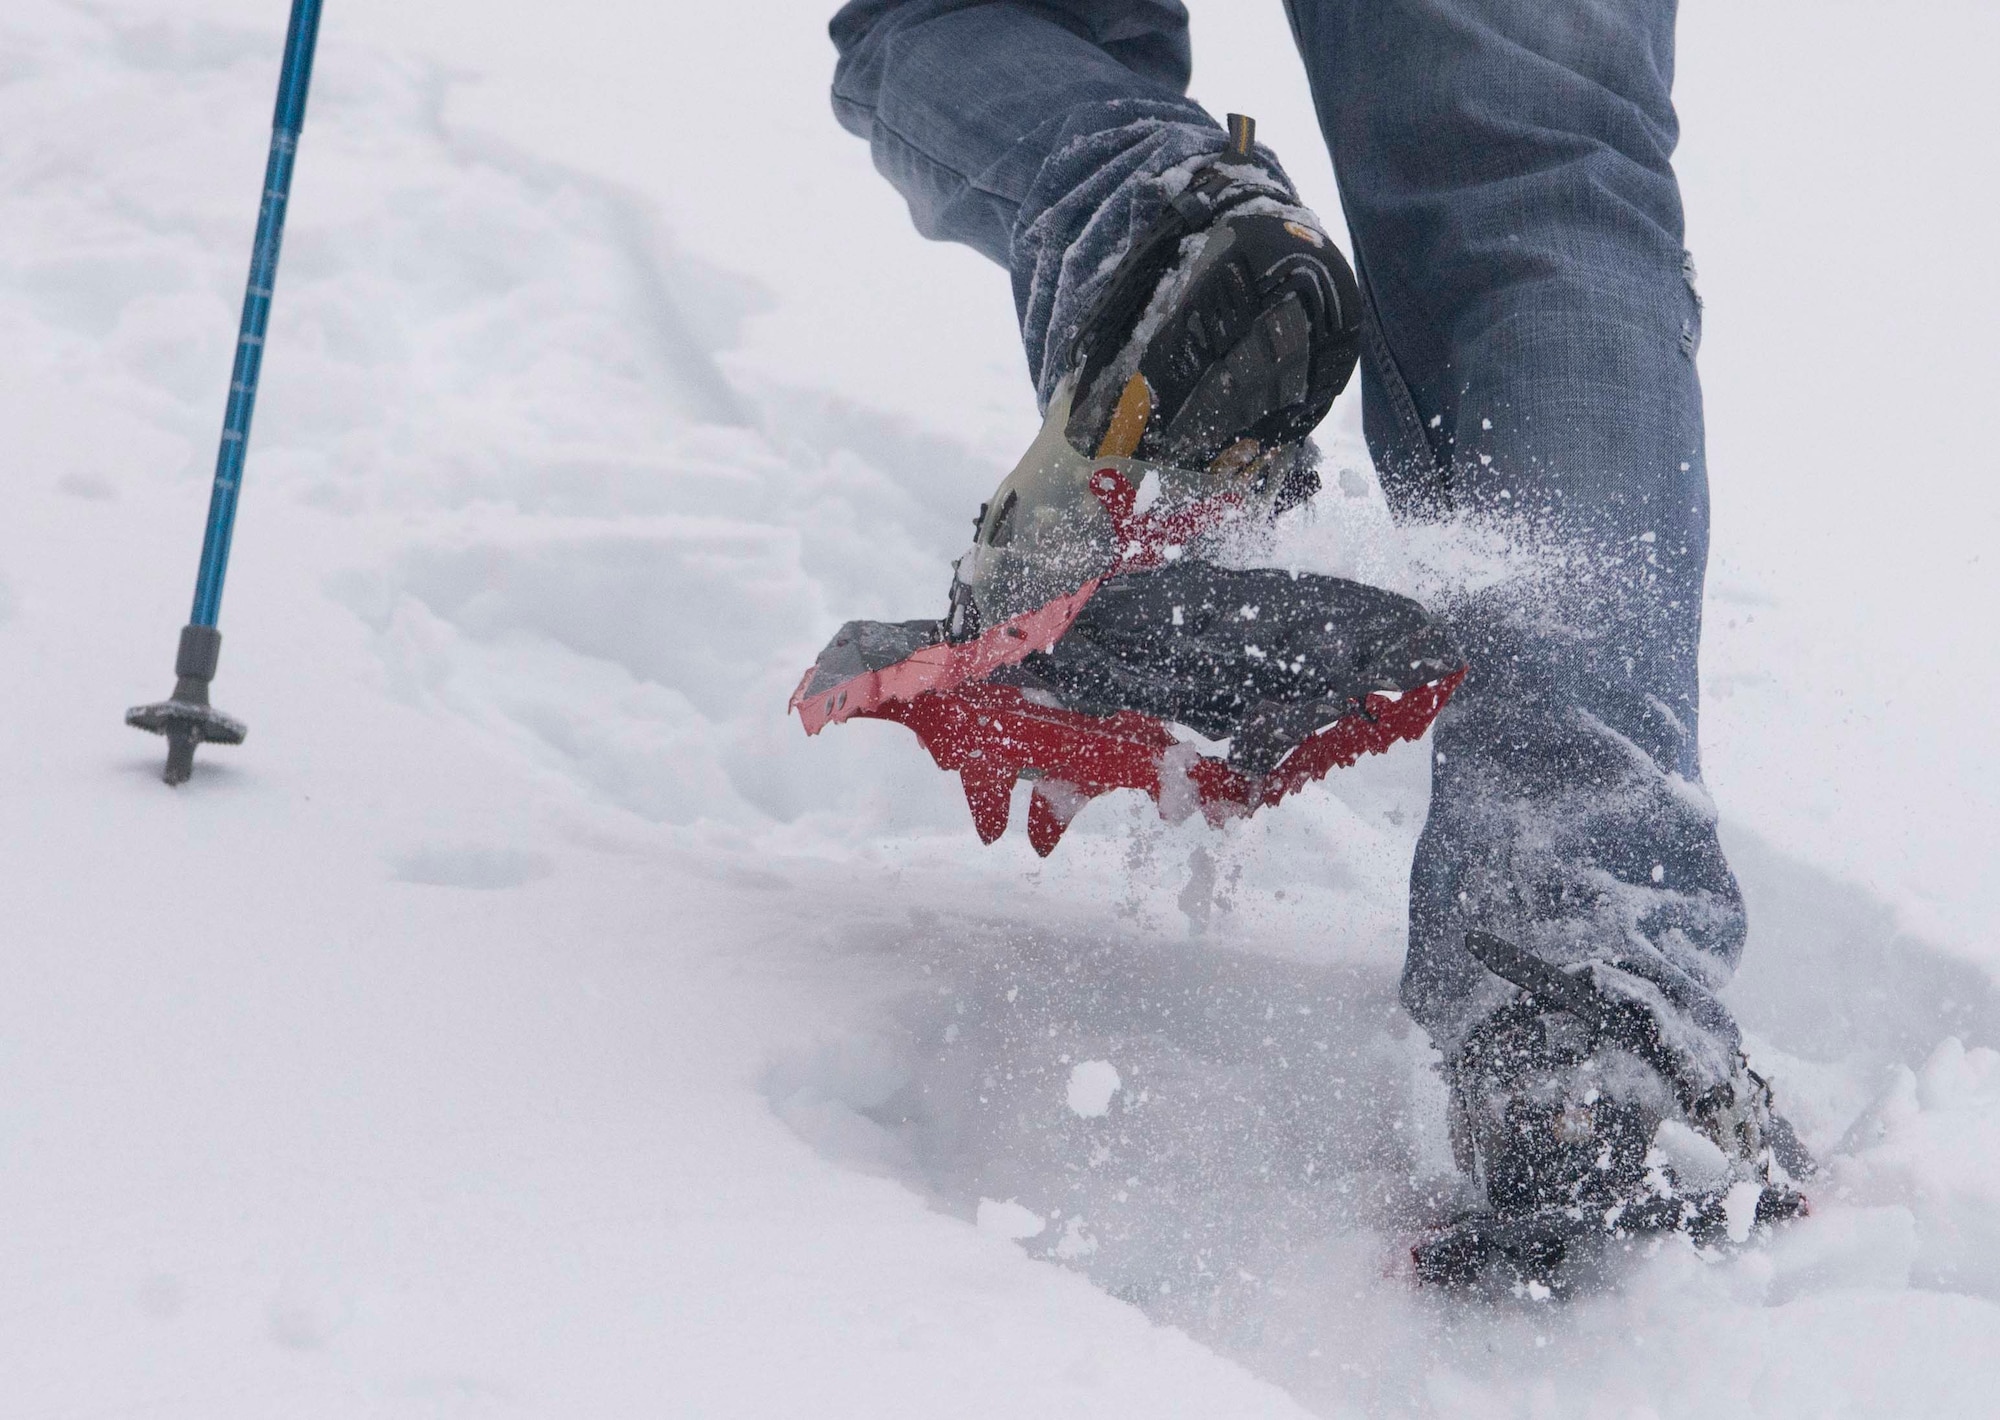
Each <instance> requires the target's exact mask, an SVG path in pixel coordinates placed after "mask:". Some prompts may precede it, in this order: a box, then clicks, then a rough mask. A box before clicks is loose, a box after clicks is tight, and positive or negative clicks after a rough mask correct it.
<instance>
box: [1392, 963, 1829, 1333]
mask: <svg viewBox="0 0 2000 1420" xmlns="http://www.w3.org/2000/svg"><path fill="white" fill-rule="evenodd" d="M1467 945H1468V947H1469V948H1470V949H1471V950H1472V952H1473V955H1474V956H1476V957H1477V958H1478V959H1479V960H1480V961H1481V962H1483V963H1484V964H1485V965H1486V966H1487V967H1488V969H1490V970H1492V971H1493V972H1494V973H1495V974H1497V975H1499V976H1500V977H1502V978H1504V979H1505V980H1507V981H1509V982H1511V983H1513V984H1514V985H1515V986H1517V987H1519V988H1520V989H1521V991H1522V993H1523V995H1522V996H1521V998H1520V999H1519V1000H1517V1001H1515V1002H1513V1003H1512V1004H1510V1005H1509V1006H1507V1007H1505V1008H1503V1009H1502V1010H1500V1011H1499V1012H1497V1013H1496V1014H1495V1015H1494V1016H1492V1017H1491V1018H1490V1019H1489V1020H1487V1021H1486V1022H1485V1023H1484V1024H1483V1025H1482V1026H1481V1027H1480V1028H1479V1029H1478V1030H1477V1031H1475V1032H1474V1033H1473V1035H1472V1036H1471V1038H1470V1039H1468V1040H1467V1041H1466V1042H1465V1044H1464V1045H1463V1046H1462V1047H1461V1048H1460V1050H1459V1051H1458V1052H1457V1054H1456V1055H1455V1056H1454V1058H1453V1059H1452V1060H1451V1062H1450V1064H1449V1066H1448V1074H1449V1077H1450V1082H1451V1090H1452V1147H1453V1152H1454V1153H1455V1154H1456V1155H1457V1157H1458V1162H1459V1166H1460V1168H1461V1169H1463V1170H1465V1171H1466V1172H1468V1173H1472V1174H1476V1175H1477V1177H1478V1178H1479V1180H1480V1181H1481V1182H1482V1183H1483V1184H1484V1186H1485V1192H1486V1200H1487V1205H1488V1210H1487V1211H1485V1212H1482V1213H1477V1214H1473V1215H1471V1216H1469V1217H1465V1218H1461V1219H1459V1220H1458V1221H1456V1222H1454V1223H1452V1224H1450V1225H1449V1226H1447V1227H1445V1228H1443V1229H1440V1230H1439V1231H1437V1232H1436V1233H1434V1234H1432V1235H1431V1236H1429V1237H1427V1238H1425V1239H1423V1240H1422V1241H1420V1242H1418V1243H1417V1244H1416V1245H1415V1246H1414V1247H1413V1248H1412V1249H1411V1261H1412V1264H1413V1267H1414V1270H1415V1275H1416V1278H1417V1280H1418V1281H1419V1282H1420V1283H1425V1284H1430V1285H1442V1286H1455V1287H1476V1286H1489V1287H1494V1286H1498V1287H1505V1288H1510V1289H1515V1290H1531V1291H1532V1290H1535V1289H1546V1291H1536V1292H1535V1294H1536V1295H1548V1294H1549V1293H1550V1292H1558V1291H1562V1290H1564V1289H1566V1288H1568V1287H1570V1286H1573V1285H1575V1284H1576V1283H1577V1282H1579V1281H1581V1280H1583V1279H1585V1278H1587V1277H1589V1276H1591V1275H1592V1274H1593V1273H1594V1272H1595V1271H1596V1270H1597V1269H1598V1268H1599V1266H1600V1265H1601V1264H1602V1263H1603V1262H1604V1261H1605V1260H1607V1259H1608V1258H1609V1257H1610V1256H1611V1255H1613V1254H1615V1253H1619V1252H1625V1251H1631V1250H1633V1249H1635V1248H1636V1247H1637V1246H1639V1245H1640V1244H1641V1243H1643V1242H1644V1241H1646V1240H1647V1239H1649V1238H1656V1237H1659V1236H1661V1235H1664V1234H1674V1233H1678V1234H1682V1235H1684V1236H1686V1237H1688V1238H1690V1239H1692V1240H1693V1241H1694V1243H1695V1244H1696V1245H1697V1246H1700V1247H1728V1246H1733V1245H1737V1244H1741V1243H1743V1242H1744V1241H1746V1240H1747V1239H1748V1238H1749V1237H1750V1236H1751V1234H1752V1233H1753V1232H1756V1231H1759V1230H1761V1229H1764V1228H1767V1227H1769V1226H1770V1225H1772V1224H1774V1223H1779V1222H1782V1221H1785V1220H1787V1219H1791V1218H1796V1217H1800V1216H1802V1215H1803V1214H1804V1213H1805V1212H1806V1206H1807V1205H1806V1199H1805V1196H1804V1195H1803V1194H1802V1193H1801V1192H1800V1191H1799V1189H1798V1186H1797V1184H1796V1182H1795V1180H1796V1179H1799V1178H1805V1177H1808V1176H1810V1174H1811V1173H1812V1172H1813V1171H1814V1169H1813V1163H1812V1159H1811V1156H1810V1155H1808V1154H1807V1153H1806V1151H1805V1148H1804V1147H1803V1145H1801V1144H1800V1143H1799V1141H1798V1138H1797V1136H1796V1135H1795V1134H1793V1132H1792V1130H1791V1126H1790V1125H1789V1124H1787V1123H1786V1122H1785V1120H1784V1118H1783V1116H1781V1115H1779V1114H1778V1113H1777V1111H1776V1109H1775V1108H1774V1107H1773V1103H1772V1099H1771V1091H1770V1087H1769V1086H1768V1085H1767V1084H1766V1083H1765V1082H1764V1080H1763V1079H1762V1078H1761V1077H1760V1076H1758V1075H1757V1074H1756V1073H1755V1072H1754V1071H1752V1070H1751V1069H1750V1068H1749V1065H1748V1063H1747V1062H1746V1061H1743V1060H1742V1059H1741V1058H1740V1057H1739V1058H1738V1061H1737V1065H1736V1069H1735V1070H1734V1072H1733V1074H1732V1075H1731V1077H1730V1078H1729V1079H1728V1080H1726V1081H1724V1082H1722V1083H1719V1084H1714V1085H1708V1086H1706V1087H1704V1086H1703V1085H1702V1084H1701V1083H1700V1082H1699V1081H1698V1080H1697V1079H1696V1077H1695V1074H1694V1072H1693V1071H1692V1070H1691V1069H1690V1068H1689V1066H1688V1063H1687V1062H1686V1061H1685V1060H1684V1059H1682V1058H1681V1057H1680V1055H1679V1054H1678V1053H1677V1052H1676V1051H1675V1050H1674V1048H1673V1047H1672V1046H1671V1045H1670V1044H1669V1043H1668V1041H1667V1039H1666V1038H1665V1036H1664V1034H1663V1033H1662V1031H1661V1029H1660V1026H1659V1022H1658V1020H1657V1018H1656V1017H1655V1016H1654V1015H1653V1013H1652V1012H1651V1011H1650V1010H1648V1009H1647V1008H1646V1007H1645V1006H1644V1005H1643V1004H1642V1003H1641V1002H1639V1001H1638V1000H1636V999H1633V998H1631V997H1629V996H1624V995H1620V994H1616V993H1614V992H1612V991H1610V990H1607V989H1606V988H1605V987H1604V986H1603V985H1602V984H1601V983H1600V982H1599V981H1598V980H1597V979H1596V978H1595V976H1594V975H1593V972H1592V969H1591V968H1589V967H1583V968H1580V969H1575V970H1567V971H1566V970H1563V969H1560V968H1557V967H1555V966H1552V965H1550V964H1548V963H1547V962H1544V961H1542V960H1540V959H1539V958H1536V957H1533V956H1530V955H1529V954H1528V953H1526V952H1524V951H1522V950H1521V949H1520V948H1518V947H1516V946H1514V945H1513V944H1512V943H1509V942H1507V941H1505V940H1503V939H1502V938H1499V937H1495V936H1492V935H1491V934H1488V933H1484V932H1473V933H1470V934H1468V938H1467Z"/></svg>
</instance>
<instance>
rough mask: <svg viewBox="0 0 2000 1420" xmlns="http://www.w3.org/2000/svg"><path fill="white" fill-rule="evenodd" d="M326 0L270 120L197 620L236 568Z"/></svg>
mask: <svg viewBox="0 0 2000 1420" xmlns="http://www.w3.org/2000/svg"><path fill="white" fill-rule="evenodd" d="M319 7H320V0H292V22H291V26H290V28H289V29H288V30H287V32H286V34H285V67H284V69H283V70H282V71H281V72H280V74H279V76H278V107H277V111H276V113H275V114H274V115H273V116H272V119H271V156H270V159H269V160H268V161H267V162H266V163H265V165H264V200H263V203H262V205H261V206H260V207H259V208H258V211H257V239H256V241H255V242H254V243H253V244H252V246H251V248H250V279H249V282H248V284H247V285H246V287H245V289H244V292H243V322H242V327H241V330H240V331H239V332H238V334H237V337H236V366H235V368H234V369H233V370H232V371H231V372H230V376H229V402H228V404H227V405H226V406H225V407H224V409H223V416H222V446H221V448H219V449H218V450H217V451H216V456H215V487H214V489H213V490H212V491H211V492H210V494H209V498H208V528H207V530H206V531H205V532H204V533H203V535H202V540H201V568H200V571H199V572H197V573H196V575H195V582H194V611H193V613H192V614H191V615H190V616H189V617H188V622H189V624H190V625H194V626H210V627H212V626H214V625H215V624H216V619H217V617H218V616H219V615H220V614H221V611H222V579H223V577H224V576H225V575H226V574H227V573H228V571H229V542H230V538H231V537H232V536H233V535H234V533H235V531H236V498H237V494H238V493H239V492H241V491H242V487H243V460H244V456H245V453H246V452H247V450H248V448H249V444H250V419H251V416H252V415H254V414H255V413H256V412H257V379H258V376H259V375H260V374H261V373H262V372H263V367H264V331H265V328H266V327H267V326H268V325H269V324H270V320H271V290H272V287H273V286H274V285H275V284H276V282H277V279H278V251H279V248H280V247H281V246H282V245H283V244H284V240H285V204H286V203H287V201H289V200H290V198H291V195H292V167H293V164H294V162H295V161H296V159H297V157H298V151H299V130H300V129H301V128H303V127H304V126H305V121H306V88H307V86H308V85H309V84H310V83H311V82H312V63H313V46H314V44H315V43H316V42H317V41H318V39H319Z"/></svg>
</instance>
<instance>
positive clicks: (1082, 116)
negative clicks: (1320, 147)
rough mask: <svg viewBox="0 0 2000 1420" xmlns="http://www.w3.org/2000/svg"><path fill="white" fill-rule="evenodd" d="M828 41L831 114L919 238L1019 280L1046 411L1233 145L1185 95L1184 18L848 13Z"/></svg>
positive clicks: (861, 9)
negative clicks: (965, 250) (958, 248)
mask: <svg viewBox="0 0 2000 1420" xmlns="http://www.w3.org/2000/svg"><path fill="white" fill-rule="evenodd" d="M829 31H830V33H831V35H832V37H833V41H834V45H835V47H836V48H837V49H838V50H839V53H840V59H839V64H838V67H837V68H836V70H835V73H834V83H833V107H834V112H835V114H836V116H837V117H838V118H839V119H840V122H841V123H842V124H843V125H844V126H845V127H846V128H848V129H849V130H850V131H851V132H853V133H855V134H858V135H859V136H861V137H863V138H866V139H867V140H868V141H869V143H870V145H871V147H872V148H873V150H874V156H875V165H876V167H877V168H878V169H880V170H881V172H882V173H883V174H884V175H885V176H886V177H888V179H889V180H890V181H891V182H892V183H894V184H895V186H896V188H897V190H898V191H900V192H901V193H902V194H903V197H904V198H905V200H907V201H908V203H909V204H910V214H911V217H912V218H913V219H914V221H915V223H916V226H917V230H918V231H920V232H922V233H923V234H924V235H925V236H927V237H932V238H936V239H940V240H946V241H956V242H963V243H965V244H966V245H968V246H971V247H974V248H976V249H977V250H979V251H981V252H983V253H985V254H986V255H987V256H989V257H991V258H992V259H993V260H994V261H997V262H999V263H1000V264H1001V265H1002V266H1005V267H1007V268H1008V269H1009V271H1010V272H1011V273H1012V275H1013V281H1014V300H1015V305H1016V308H1017V311H1018V314H1019V315H1020V318H1021V334H1022V339H1023V341H1024V342H1025V343H1026V346H1027V351H1028V368H1029V372H1030V374H1031V375H1032V377H1033V378H1034V381H1035V389H1036V392H1037V395H1038V397H1039V398H1040V400H1041V401H1042V402H1043V403H1044V404H1046V403H1047V401H1048V399H1049V396H1050V394H1051V393H1052V392H1053V391H1054V389H1055V386H1056V385H1057V383H1058V382H1059V381H1060V380H1061V378H1062V377H1063V375H1064V374H1066V373H1067V372H1068V371H1067V360H1068V350H1069V343H1070V340H1071V337H1072V336H1073V335H1074V334H1075V332H1076V329H1077V327H1078V325H1079V324H1080V322H1081V321H1082V319H1083V317H1084V315H1085V313H1086V312H1087V311H1088V310H1089V308H1090V305H1091V302H1092V301H1093V300H1094V298H1095V297H1096V296H1097V294H1098V293H1099V292H1100V291H1101V290H1102V289H1103V286H1104V284H1105V282H1106V281H1107V280H1108V278H1109V277H1110V275H1111V272H1112V269H1113V268H1114V267H1115V266H1116V264H1117V260H1118V258H1119V257H1120V256H1121V255H1122V254H1123V253H1124V252H1125V251H1126V250H1127V249H1128V248H1129V247H1130V246H1131V245H1132V243H1133V241H1134V240H1135V239H1136V238H1137V236H1138V235H1139V234H1141V233H1143V232H1144V231H1145V230H1146V229H1147V228H1148V227H1149V226H1150V225H1151V224H1152V223H1153V221H1154V219H1155V218H1156V217H1157V216H1158V215H1159V213H1160V211H1161V209H1162V207H1163V206H1164V205H1165V204H1166V202H1167V201H1168V200H1169V199H1170V198H1171V197H1173V196H1174V195H1175V193H1177V192H1178V191H1179V190H1180V188H1181V187H1182V186H1183V185H1184V184H1185V183H1186V181H1187V178H1188V174H1189V172H1190V171H1191V170H1192V169H1193V168H1195V167H1196V166H1198V165H1199V164H1200V163H1201V162H1203V161H1206V160H1208V159H1210V158H1213V157H1214V155H1216V154H1217V153H1220V152H1221V151H1222V148H1223V146H1224V142H1225V134H1224V132H1223V129H1222V127H1221V125H1219V124H1218V123H1217V122H1216V121H1215V120H1214V119H1213V118H1212V117H1210V116H1209V114H1208V113H1207V111H1206V110H1204V109H1203V108H1202V107H1201V105H1199V104H1197V103H1195V102H1194V101H1193V100H1191V99H1189V98H1188V97H1187V96H1186V89H1187V82H1188V65H1189V58H1188V36H1187V12H1186V10H1185V9H1183V8H1182V6H1181V4H1180V0H1044V2H1043V3H1033V2H1032V0H854V2H853V3H850V4H849V5H847V6H846V7H845V8H844V9H842V10H841V11H840V13H839V14H837V15H836V16H835V17H834V19H833V22H832V24H831V25H830V26H829ZM1263 156H1264V158H1265V160H1266V163H1267V165H1268V166H1269V167H1270V168H1271V169H1272V172H1273V174H1274V175H1276V173H1277V166H1276V162H1275V159H1272V158H1271V157H1270V155H1269V154H1268V153H1266V154H1264V155H1263ZM1278 180H1279V181H1281V182H1282V178H1281V177H1280V178H1278Z"/></svg>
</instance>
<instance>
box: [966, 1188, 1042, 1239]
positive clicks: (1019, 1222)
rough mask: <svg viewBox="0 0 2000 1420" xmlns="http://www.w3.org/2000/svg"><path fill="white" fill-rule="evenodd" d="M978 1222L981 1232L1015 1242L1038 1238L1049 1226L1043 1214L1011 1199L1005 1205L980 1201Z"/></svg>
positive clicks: (991, 1200) (994, 1201)
mask: <svg viewBox="0 0 2000 1420" xmlns="http://www.w3.org/2000/svg"><path fill="white" fill-rule="evenodd" d="M977 1222H978V1224H979V1231H980V1232H982V1233H992V1234H993V1235H994V1236H995V1237H1002V1238H1011V1239H1013V1240H1014V1241H1015V1242H1020V1241H1022V1240H1023V1239H1026V1238H1032V1237H1036V1236H1038V1235H1039V1234H1040V1233H1041V1231H1042V1229H1043V1228H1046V1227H1047V1226H1048V1224H1047V1223H1046V1222H1044V1221H1043V1219H1042V1215H1041V1214H1039V1213H1037V1212H1036V1211H1035V1210H1034V1209H1032V1208H1024V1207H1022V1206H1021V1205H1020V1204H1019V1203H1016V1202H1015V1201H1014V1200H1013V1199H1011V1198H1010V1199H1008V1200H1007V1201H1006V1202H1005V1203H1001V1202H998V1201H996V1200H994V1199H991V1198H982V1199H980V1200H979V1213H978V1217H977Z"/></svg>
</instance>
